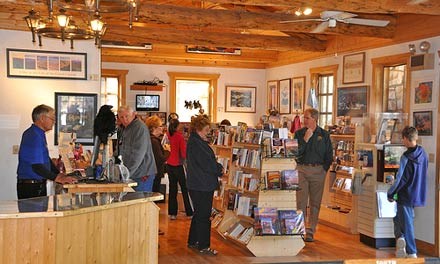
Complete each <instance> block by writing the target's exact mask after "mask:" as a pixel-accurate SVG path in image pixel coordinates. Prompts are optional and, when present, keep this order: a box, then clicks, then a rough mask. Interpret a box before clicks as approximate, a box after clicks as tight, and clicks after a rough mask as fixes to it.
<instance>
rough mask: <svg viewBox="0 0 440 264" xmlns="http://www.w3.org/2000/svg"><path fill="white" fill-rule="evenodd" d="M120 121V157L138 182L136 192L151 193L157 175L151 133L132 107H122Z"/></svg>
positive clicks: (119, 113) (119, 111) (132, 177)
mask: <svg viewBox="0 0 440 264" xmlns="http://www.w3.org/2000/svg"><path fill="white" fill-rule="evenodd" d="M118 120H119V123H120V124H121V129H120V131H119V133H120V135H118V138H119V140H118V153H117V154H118V155H121V156H122V161H123V162H124V165H125V166H126V167H127V168H128V170H129V171H130V178H131V179H133V180H134V181H136V182H137V184H138V185H137V186H136V187H135V190H136V191H144V192H151V191H152V190H153V182H154V177H155V175H156V173H157V168H156V162H155V160H154V155H153V148H152V145H151V139H150V131H149V129H148V128H147V126H146V125H145V123H144V122H142V121H141V120H139V119H138V118H137V117H136V113H135V111H134V110H133V108H132V107H130V106H125V105H124V106H120V107H119V109H118Z"/></svg>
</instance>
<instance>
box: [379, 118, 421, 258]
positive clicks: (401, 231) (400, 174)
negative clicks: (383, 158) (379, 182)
mask: <svg viewBox="0 0 440 264" xmlns="http://www.w3.org/2000/svg"><path fill="white" fill-rule="evenodd" d="M417 137H418V132H417V129H416V128H414V127H408V126H407V127H405V128H404V129H403V130H402V138H403V144H404V145H405V147H407V148H408V150H407V151H405V152H404V153H403V155H402V157H401V158H400V165H399V170H398V171H397V175H396V180H395V181H394V183H393V185H392V186H391V187H390V189H388V192H387V196H388V200H389V201H390V202H392V201H394V200H396V202H397V212H396V216H395V217H394V219H393V221H394V235H395V237H396V257H398V258H401V257H403V258H404V257H407V258H417V248H416V241H415V236H414V207H416V206H425V203H426V177H427V174H428V155H426V152H425V150H424V149H423V147H422V146H420V145H417V142H416V141H417ZM396 194H397V197H396Z"/></svg>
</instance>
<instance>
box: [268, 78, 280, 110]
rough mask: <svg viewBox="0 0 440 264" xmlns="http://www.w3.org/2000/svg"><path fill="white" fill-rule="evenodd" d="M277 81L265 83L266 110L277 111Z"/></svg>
mask: <svg viewBox="0 0 440 264" xmlns="http://www.w3.org/2000/svg"><path fill="white" fill-rule="evenodd" d="M278 90H279V89H278V81H268V82H267V98H268V101H267V109H273V108H275V109H279V104H278V93H279V91H278Z"/></svg>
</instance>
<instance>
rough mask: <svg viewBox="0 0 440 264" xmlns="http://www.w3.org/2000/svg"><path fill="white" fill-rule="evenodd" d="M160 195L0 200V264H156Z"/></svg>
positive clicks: (61, 196) (69, 195) (71, 196)
mask: <svg viewBox="0 0 440 264" xmlns="http://www.w3.org/2000/svg"><path fill="white" fill-rule="evenodd" d="M161 199H163V195H162V194H160V193H144V192H132V193H94V194H63V195H54V196H45V197H39V198H32V199H23V200H18V201H0V262H1V263H49V264H50V263H63V264H65V263H115V264H116V263H157V262H158V227H159V208H158V207H157V206H156V204H155V203H154V202H153V201H157V200H161Z"/></svg>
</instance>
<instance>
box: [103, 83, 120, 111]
mask: <svg viewBox="0 0 440 264" xmlns="http://www.w3.org/2000/svg"><path fill="white" fill-rule="evenodd" d="M118 88H119V81H118V78H116V77H102V78H101V105H105V104H106V105H112V106H113V110H115V111H117V110H118V106H119V93H118V90H119V89H118Z"/></svg>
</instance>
